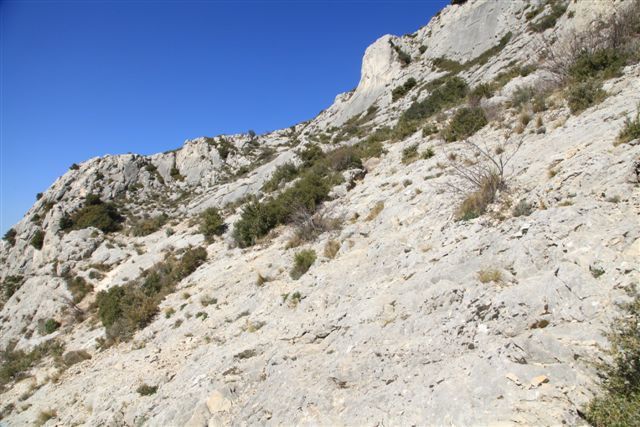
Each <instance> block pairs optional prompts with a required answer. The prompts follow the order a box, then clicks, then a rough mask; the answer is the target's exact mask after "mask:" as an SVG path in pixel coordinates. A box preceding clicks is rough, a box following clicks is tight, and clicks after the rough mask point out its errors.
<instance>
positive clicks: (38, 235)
mask: <svg viewBox="0 0 640 427" xmlns="http://www.w3.org/2000/svg"><path fill="white" fill-rule="evenodd" d="M43 243H44V231H42V230H36V232H35V234H34V235H33V237H32V238H31V246H33V247H34V248H36V249H37V250H40V249H42V245H43Z"/></svg>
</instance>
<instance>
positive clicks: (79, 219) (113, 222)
mask: <svg viewBox="0 0 640 427" xmlns="http://www.w3.org/2000/svg"><path fill="white" fill-rule="evenodd" d="M123 221H124V217H122V216H121V215H120V213H118V210H117V209H116V207H115V206H114V205H113V204H111V203H105V202H103V201H102V200H100V197H99V196H98V195H96V194H87V196H86V197H85V203H84V206H83V207H82V208H80V209H78V210H77V211H76V212H74V213H73V214H72V215H70V216H69V215H63V216H62V218H60V223H59V225H60V228H61V229H62V230H68V229H70V228H73V229H76V230H78V229H82V228H87V227H95V228H97V229H99V230H101V231H102V232H104V233H109V232H112V231H118V230H120V228H121V225H120V223H121V222H123Z"/></svg>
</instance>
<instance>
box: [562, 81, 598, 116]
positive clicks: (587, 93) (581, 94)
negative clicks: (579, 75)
mask: <svg viewBox="0 0 640 427" xmlns="http://www.w3.org/2000/svg"><path fill="white" fill-rule="evenodd" d="M565 97H566V99H567V103H568V104H569V109H570V110H571V113H572V114H578V113H580V112H582V111H584V110H586V109H587V108H589V107H592V106H593V105H596V104H599V103H600V102H602V101H603V100H604V99H605V98H606V97H607V93H606V92H605V91H604V90H603V89H602V83H601V82H600V81H599V80H595V79H591V80H587V81H585V82H579V83H573V84H571V85H570V86H569V87H568V88H567V90H566V95H565Z"/></svg>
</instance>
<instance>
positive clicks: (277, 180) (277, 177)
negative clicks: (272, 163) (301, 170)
mask: <svg viewBox="0 0 640 427" xmlns="http://www.w3.org/2000/svg"><path fill="white" fill-rule="evenodd" d="M296 176H298V168H296V167H295V165H294V164H293V163H290V162H287V163H285V164H282V165H280V166H278V167H277V168H276V170H275V171H274V172H273V174H272V175H271V178H269V179H268V180H267V181H266V182H265V183H264V184H263V185H262V191H265V192H268V193H270V192H272V191H275V190H277V189H278V188H279V187H280V185H281V184H282V183H285V182H289V181H291V180H293V179H294V178H295V177H296Z"/></svg>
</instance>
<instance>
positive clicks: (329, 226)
mask: <svg viewBox="0 0 640 427" xmlns="http://www.w3.org/2000/svg"><path fill="white" fill-rule="evenodd" d="M291 222H292V224H293V225H294V228H295V229H294V235H293V237H292V238H291V240H290V241H289V244H288V247H295V246H299V245H300V244H302V243H303V242H310V241H313V240H315V239H316V237H318V236H319V235H321V234H322V233H325V232H327V231H333V230H339V229H340V228H341V227H342V222H343V221H342V218H334V217H331V216H330V215H329V214H328V213H327V212H312V211H310V210H309V209H307V208H305V207H301V208H300V209H298V210H297V211H296V212H294V213H293V215H292V217H291Z"/></svg>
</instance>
